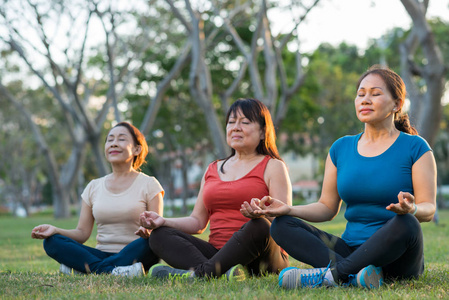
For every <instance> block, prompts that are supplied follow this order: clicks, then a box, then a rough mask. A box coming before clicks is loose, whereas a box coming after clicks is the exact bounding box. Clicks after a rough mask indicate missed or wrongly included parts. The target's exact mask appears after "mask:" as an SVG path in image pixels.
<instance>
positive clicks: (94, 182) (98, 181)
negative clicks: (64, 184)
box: [85, 175, 107, 190]
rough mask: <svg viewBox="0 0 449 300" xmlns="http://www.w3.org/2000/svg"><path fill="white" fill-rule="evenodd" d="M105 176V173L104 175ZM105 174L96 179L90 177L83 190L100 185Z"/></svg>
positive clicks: (104, 178)
mask: <svg viewBox="0 0 449 300" xmlns="http://www.w3.org/2000/svg"><path fill="white" fill-rule="evenodd" d="M106 176H107V175H106ZM106 176H103V177H100V178H96V179H92V180H91V181H90V182H89V183H88V184H87V186H86V189H85V190H92V189H95V188H97V187H99V186H101V185H102V184H103V183H104V181H105V180H106Z"/></svg>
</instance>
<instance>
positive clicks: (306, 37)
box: [276, 0, 449, 52]
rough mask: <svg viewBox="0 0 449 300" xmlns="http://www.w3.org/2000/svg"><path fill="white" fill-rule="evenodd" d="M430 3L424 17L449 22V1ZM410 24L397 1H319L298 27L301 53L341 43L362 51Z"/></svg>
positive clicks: (284, 25) (281, 25) (281, 23)
mask: <svg viewBox="0 0 449 300" xmlns="http://www.w3.org/2000/svg"><path fill="white" fill-rule="evenodd" d="M429 3H430V4H429V9H428V12H427V17H432V16H439V17H441V18H442V19H444V20H448V21H449V8H448V6H449V0H430V2H429ZM282 20H285V22H282ZM289 21H290V22H291V19H289V18H276V23H278V24H277V25H278V26H280V28H285V30H288V28H289V25H288V23H287V22H289ZM411 23H412V21H411V19H410V16H409V15H408V13H407V11H406V10H405V8H404V6H403V5H402V2H401V1H400V0H320V2H319V4H318V6H317V7H315V8H313V9H312V10H311V11H310V13H309V15H308V16H307V18H306V19H305V20H304V22H303V23H301V24H300V27H299V34H300V41H301V45H300V49H301V51H302V52H310V51H313V50H315V49H316V48H317V47H318V45H319V44H321V43H324V42H327V43H330V44H332V45H334V46H335V45H338V44H340V43H341V42H343V41H345V42H347V43H348V44H351V45H356V46H357V47H358V48H361V49H365V48H366V45H367V42H368V41H369V39H373V38H379V37H381V36H382V35H383V34H385V33H386V32H387V31H388V30H389V29H392V28H394V27H401V28H409V27H410V25H411ZM290 29H291V26H290Z"/></svg>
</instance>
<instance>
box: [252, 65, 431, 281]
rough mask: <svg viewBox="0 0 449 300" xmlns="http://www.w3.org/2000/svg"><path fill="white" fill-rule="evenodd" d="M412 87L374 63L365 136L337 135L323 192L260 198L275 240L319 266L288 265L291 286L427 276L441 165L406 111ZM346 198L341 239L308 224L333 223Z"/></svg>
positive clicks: (359, 102)
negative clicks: (302, 201)
mask: <svg viewBox="0 0 449 300" xmlns="http://www.w3.org/2000/svg"><path fill="white" fill-rule="evenodd" d="M405 94H406V90H405V85H404V82H403V81H402V79H401V78H400V77H399V75H397V74H396V73H395V72H393V71H392V70H390V69H387V68H381V67H378V66H373V67H372V68H370V69H369V70H368V71H367V72H366V73H365V74H363V75H362V76H361V77H360V79H359V81H358V84H357V96H356V98H355V109H356V113H357V117H358V119H359V120H360V121H361V122H363V123H364V124H365V129H364V131H363V132H362V133H360V134H358V135H355V136H345V137H342V138H340V139H338V140H337V141H336V142H335V143H334V144H333V145H332V147H331V149H330V151H329V155H328V157H327V160H326V166H325V172H324V180H323V187H322V193H321V197H320V199H319V200H318V202H316V203H312V204H308V205H298V206H293V207H292V206H288V205H286V204H285V203H284V202H281V201H279V200H277V199H273V198H271V197H264V198H262V199H261V200H259V199H253V200H252V207H253V208H254V210H256V211H259V212H260V213H261V214H266V215H269V216H276V217H277V218H276V219H275V220H274V222H273V225H272V226H271V234H272V236H273V238H274V240H275V241H276V242H277V243H278V244H279V245H280V246H281V247H282V248H283V249H285V250H286V251H287V252H288V253H289V254H290V255H291V256H292V257H294V258H295V259H297V260H299V261H301V262H303V263H306V264H309V265H311V266H313V267H314V269H299V268H293V267H291V268H286V269H284V270H283V271H282V272H281V273H280V274H279V285H280V286H281V287H284V288H297V287H304V286H322V285H324V286H335V285H337V284H346V285H355V286H361V287H367V288H375V287H379V286H380V285H381V284H382V282H383V280H384V278H388V279H406V278H416V277H418V276H419V275H420V274H422V273H423V270H424V256H423V237H422V231H421V226H420V224H419V222H428V221H431V220H432V218H433V215H434V213H435V208H436V165H435V159H434V156H433V153H432V150H431V148H430V147H429V145H428V144H427V142H426V141H425V140H424V139H423V138H421V137H419V136H418V135H417V131H416V129H415V128H413V127H411V126H410V122H409V119H408V116H407V114H405V113H404V112H402V108H403V105H404V100H405ZM342 201H344V202H345V203H346V211H345V218H346V219H347V221H348V222H347V225H346V229H345V231H344V233H343V235H342V237H341V238H340V237H337V236H334V235H331V234H329V233H326V232H324V231H322V230H319V229H317V228H315V227H313V226H311V225H310V224H308V223H306V222H304V221H303V220H305V221H309V222H324V221H329V220H332V219H333V218H334V217H335V216H336V215H337V214H338V212H339V210H340V206H341V202H342Z"/></svg>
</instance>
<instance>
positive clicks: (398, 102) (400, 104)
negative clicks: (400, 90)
mask: <svg viewBox="0 0 449 300" xmlns="http://www.w3.org/2000/svg"><path fill="white" fill-rule="evenodd" d="M404 102H405V101H404V99H397V100H396V106H395V111H397V112H399V111H401V110H402V107H403V106H404Z"/></svg>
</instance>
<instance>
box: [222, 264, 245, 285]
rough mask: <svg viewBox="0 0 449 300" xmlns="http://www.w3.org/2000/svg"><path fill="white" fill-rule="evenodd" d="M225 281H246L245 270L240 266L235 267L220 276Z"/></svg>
mask: <svg viewBox="0 0 449 300" xmlns="http://www.w3.org/2000/svg"><path fill="white" fill-rule="evenodd" d="M222 277H223V278H225V279H226V280H227V281H243V280H245V279H246V270H245V267H243V266H242V265H240V264H239V265H235V266H233V267H232V268H230V269H229V270H228V271H226V273H225V274H223V275H222Z"/></svg>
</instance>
